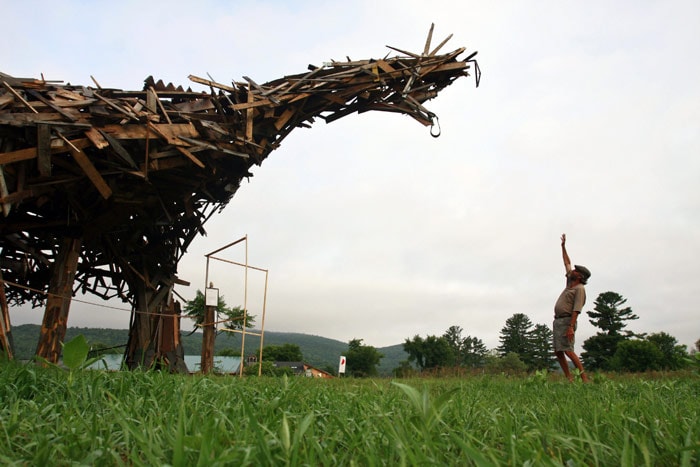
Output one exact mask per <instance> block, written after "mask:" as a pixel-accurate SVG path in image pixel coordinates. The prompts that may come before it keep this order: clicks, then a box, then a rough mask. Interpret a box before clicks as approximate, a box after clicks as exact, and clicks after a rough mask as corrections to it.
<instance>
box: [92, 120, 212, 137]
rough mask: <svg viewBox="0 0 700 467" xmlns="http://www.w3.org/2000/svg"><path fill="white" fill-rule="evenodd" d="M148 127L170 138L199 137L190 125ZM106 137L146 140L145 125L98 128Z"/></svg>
mask: <svg viewBox="0 0 700 467" xmlns="http://www.w3.org/2000/svg"><path fill="white" fill-rule="evenodd" d="M148 126H149V127H151V128H152V129H153V131H155V132H156V133H158V134H160V133H163V134H167V135H169V137H170V138H172V139H176V138H177V137H178V136H187V137H188V138H198V137H199V136H200V135H199V133H198V132H197V129H196V128H195V127H194V125H193V124H191V123H151V122H149V123H148ZM99 129H100V130H101V131H104V132H105V133H107V134H108V135H110V136H112V137H114V138H116V139H146V132H147V129H146V125H142V124H131V123H127V124H125V125H117V124H109V125H104V126H103V127H100V128H99Z"/></svg>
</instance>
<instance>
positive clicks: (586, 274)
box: [574, 264, 591, 283]
mask: <svg viewBox="0 0 700 467" xmlns="http://www.w3.org/2000/svg"><path fill="white" fill-rule="evenodd" d="M574 269H575V270H577V271H578V272H580V273H581V275H582V276H583V282H584V283H586V282H588V279H589V278H590V277H591V271H589V270H588V268H587V267H586V266H581V265H579V264H576V265H574Z"/></svg>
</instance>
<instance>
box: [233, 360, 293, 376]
mask: <svg viewBox="0 0 700 467" xmlns="http://www.w3.org/2000/svg"><path fill="white" fill-rule="evenodd" d="M259 370H260V375H261V376H283V375H287V376H294V371H293V370H292V369H291V368H289V367H282V368H278V367H276V366H275V365H274V364H273V363H272V362H269V361H263V362H262V363H261V364H260V368H259ZM243 374H244V375H246V376H258V364H257V363H255V364H253V365H246V366H245V367H244V368H243Z"/></svg>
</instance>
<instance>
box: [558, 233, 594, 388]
mask: <svg viewBox="0 0 700 467" xmlns="http://www.w3.org/2000/svg"><path fill="white" fill-rule="evenodd" d="M561 252H562V256H563V258H564V268H566V288H565V289H564V291H563V292H562V293H561V295H559V299H557V303H556V304H555V305H554V326H553V328H554V354H555V355H556V356H557V360H558V361H559V365H560V366H561V369H562V371H563V372H564V374H565V375H566V377H567V378H568V379H569V381H573V377H572V376H571V371H569V362H567V361H566V357H569V359H570V360H571V361H572V362H573V363H574V365H575V366H576V368H578V370H579V372H580V374H581V379H582V380H583V382H588V376H586V374H585V373H584V371H583V365H582V364H581V360H579V358H578V356H577V355H576V353H575V352H574V333H575V331H576V320H577V319H578V315H580V314H581V311H582V310H583V305H584V304H585V303H586V289H585V288H584V285H585V284H586V283H587V282H588V278H589V277H591V271H589V270H588V269H587V268H585V267H584V266H579V265H574V268H573V269H572V268H571V260H570V259H569V255H568V254H567V253H566V234H562V236H561Z"/></svg>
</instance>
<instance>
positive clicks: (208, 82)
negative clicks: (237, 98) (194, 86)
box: [187, 75, 237, 93]
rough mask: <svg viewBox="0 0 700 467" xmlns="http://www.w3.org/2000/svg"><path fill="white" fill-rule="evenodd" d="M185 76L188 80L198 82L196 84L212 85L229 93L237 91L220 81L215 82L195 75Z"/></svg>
mask: <svg viewBox="0 0 700 467" xmlns="http://www.w3.org/2000/svg"><path fill="white" fill-rule="evenodd" d="M187 78H188V79H189V80H190V81H193V82H195V83H198V84H204V85H206V86H209V87H212V88H218V89H221V90H223V91H228V92H230V93H235V92H237V91H236V88H234V87H231V86H226V85H225V84H220V83H217V82H215V81H212V80H210V79H204V78H200V77H199V76H195V75H189V76H188V77H187Z"/></svg>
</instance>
